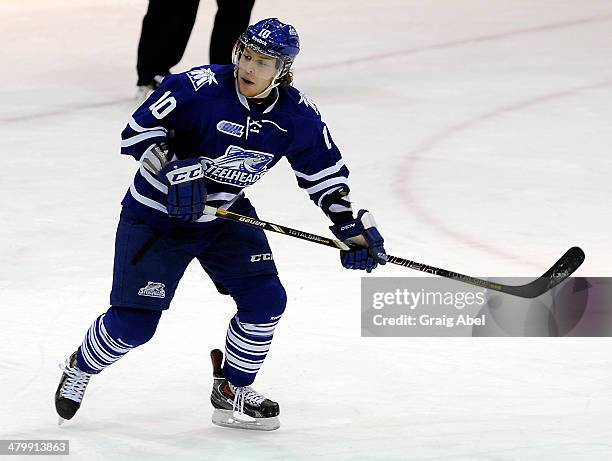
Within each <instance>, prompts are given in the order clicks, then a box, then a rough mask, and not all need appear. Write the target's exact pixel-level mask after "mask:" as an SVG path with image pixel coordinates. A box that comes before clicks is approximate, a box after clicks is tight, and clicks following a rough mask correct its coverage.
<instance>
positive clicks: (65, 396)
mask: <svg viewBox="0 0 612 461" xmlns="http://www.w3.org/2000/svg"><path fill="white" fill-rule="evenodd" d="M60 368H61V369H62V370H64V373H63V374H62V378H61V379H60V382H59V386H57V391H56V392H55V409H56V410H57V414H58V415H59V420H58V424H62V423H63V422H64V420H66V419H71V418H72V417H73V416H74V414H75V413H76V412H77V410H78V409H79V407H80V406H81V402H82V401H83V395H84V394H85V389H86V388H87V384H88V383H89V378H91V376H92V375H91V374H89V373H85V372H84V371H81V370H80V369H79V367H78V366H77V361H76V352H74V353H73V354H72V355H71V356H70V357H68V358H67V359H66V362H65V363H63V364H61V365H60Z"/></svg>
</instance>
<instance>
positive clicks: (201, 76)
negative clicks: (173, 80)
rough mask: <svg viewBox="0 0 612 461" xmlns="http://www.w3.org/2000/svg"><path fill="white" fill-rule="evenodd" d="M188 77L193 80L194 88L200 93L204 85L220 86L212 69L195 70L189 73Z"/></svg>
mask: <svg viewBox="0 0 612 461" xmlns="http://www.w3.org/2000/svg"><path fill="white" fill-rule="evenodd" d="M187 77H189V80H191V84H192V85H193V88H194V89H195V90H196V91H198V90H199V89H200V88H202V87H203V86H204V85H206V84H207V83H208V85H212V84H213V83H214V84H215V85H218V82H217V79H216V78H215V73H214V72H213V71H212V70H210V69H193V70H190V71H189V72H187Z"/></svg>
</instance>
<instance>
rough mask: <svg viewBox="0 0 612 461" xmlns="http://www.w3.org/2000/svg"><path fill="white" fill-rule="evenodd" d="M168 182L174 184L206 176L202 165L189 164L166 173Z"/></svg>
mask: <svg viewBox="0 0 612 461" xmlns="http://www.w3.org/2000/svg"><path fill="white" fill-rule="evenodd" d="M166 177H167V178H168V182H169V183H170V184H172V185H174V184H181V183H184V182H187V181H193V180H194V179H198V178H202V177H204V171H203V170H202V165H188V166H184V167H182V168H177V169H176V170H172V171H170V172H168V173H166Z"/></svg>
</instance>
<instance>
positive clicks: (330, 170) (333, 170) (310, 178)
mask: <svg viewBox="0 0 612 461" xmlns="http://www.w3.org/2000/svg"><path fill="white" fill-rule="evenodd" d="M343 166H344V161H343V160H342V159H340V160H338V161H337V162H336V164H335V165H333V166H330V167H328V168H325V169H324V170H321V171H319V172H318V173H314V174H304V173H300V172H299V171H297V170H293V172H294V173H295V175H296V176H297V177H298V178H302V179H305V180H306V181H316V180H317V179H321V178H324V177H325V176H329V175H330V174H332V173H336V172H337V171H340V169H341V168H342V167H343Z"/></svg>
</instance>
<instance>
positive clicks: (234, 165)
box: [202, 146, 274, 187]
mask: <svg viewBox="0 0 612 461" xmlns="http://www.w3.org/2000/svg"><path fill="white" fill-rule="evenodd" d="M272 160H274V155H272V154H268V153H266V152H258V151H255V150H245V149H242V148H241V147H238V146H229V147H228V148H227V150H226V151H225V154H223V155H222V156H221V157H217V158H215V159H212V158H208V157H203V158H202V164H203V165H204V168H205V171H204V176H205V177H206V178H208V179H210V180H211V181H215V182H218V183H222V184H230V185H232V186H238V187H249V186H252V185H253V184H255V183H256V182H257V181H259V180H260V179H261V177H262V176H263V175H264V174H266V172H267V171H268V164H269V163H270V162H271V161H272Z"/></svg>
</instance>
